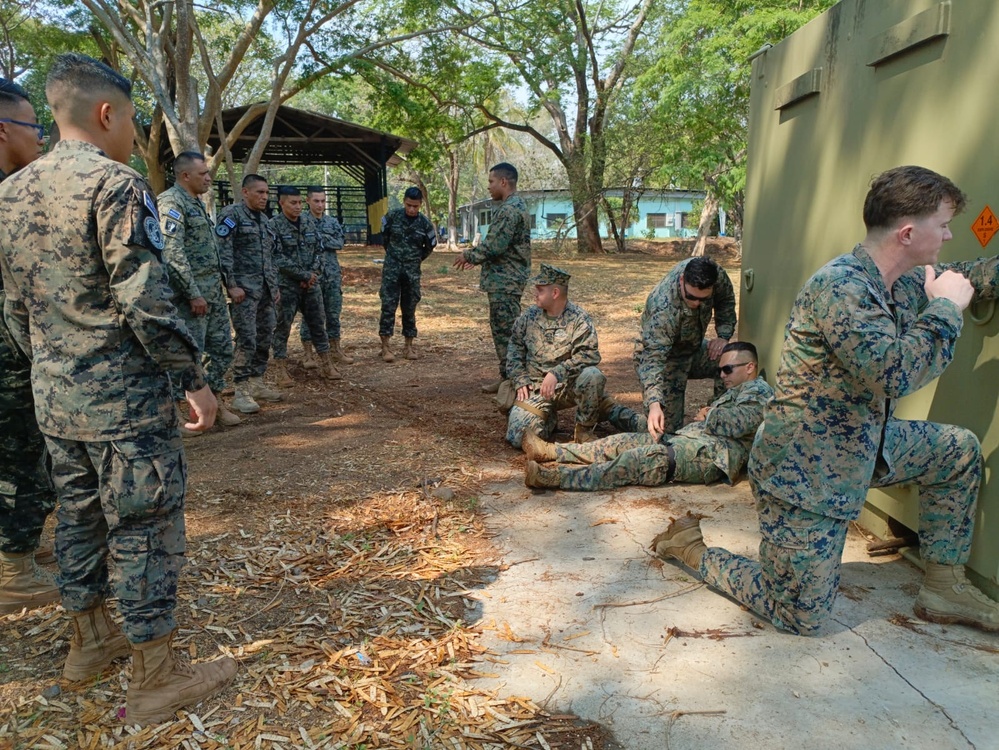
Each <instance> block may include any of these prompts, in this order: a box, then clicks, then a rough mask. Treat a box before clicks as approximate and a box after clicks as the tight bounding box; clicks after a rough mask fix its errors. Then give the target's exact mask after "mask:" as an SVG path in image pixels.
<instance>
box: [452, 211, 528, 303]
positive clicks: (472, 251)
mask: <svg viewBox="0 0 999 750" xmlns="http://www.w3.org/2000/svg"><path fill="white" fill-rule="evenodd" d="M462 257H463V258H464V259H465V260H467V261H468V262H469V263H473V264H475V265H477V266H478V265H481V266H482V275H481V276H480V278H479V286H480V287H481V288H482V291H484V292H501V293H503V294H523V293H524V287H525V286H526V284H527V277H528V276H529V275H530V273H531V221H530V218H529V217H528V214H527V204H526V203H524V199H523V198H521V197H520V196H519V195H517V194H516V193H514V194H513V195H511V196H509V197H508V198H507V199H506V200H505V201H503V202H502V203H501V204H500V205H499V206H498V207H497V208H495V209H493V217H492V222H491V223H490V224H489V232H488V233H487V234H486V237H485V239H484V240H482V242H480V243H479V244H478V245H476V246H475V247H473V248H469V249H468V250H465V251H464V252H463V253H462Z"/></svg>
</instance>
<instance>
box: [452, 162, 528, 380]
mask: <svg viewBox="0 0 999 750" xmlns="http://www.w3.org/2000/svg"><path fill="white" fill-rule="evenodd" d="M489 196H490V197H491V198H492V199H493V200H494V201H501V204H500V206H499V207H498V208H496V209H494V210H493V217H492V222H491V223H490V225H489V232H488V234H487V235H486V238H485V239H484V240H483V241H482V242H480V243H479V244H478V245H476V246H475V247H473V248H469V249H468V250H465V251H464V252H463V253H462V254H461V257H460V258H458V260H456V261H455V263H454V266H455V268H461V269H464V270H468V269H470V268H471V267H472V266H478V265H481V266H482V275H481V278H480V281H479V285H480V287H481V288H482V291H484V292H486V293H487V294H488V295H489V328H490V330H491V331H492V334H493V345H494V346H495V347H496V356H497V357H499V371H500V379H499V380H498V381H496V382H495V383H489V384H488V385H484V386H482V392H483V393H496V392H497V391H498V390H499V387H500V384H501V383H502V382H503V381H504V380H506V378H507V371H506V350H507V346H508V344H509V343H510V332H511V331H512V330H513V323H514V321H515V320H517V318H518V317H520V298H521V297H522V296H523V294H524V287H525V286H526V284H527V277H528V276H529V275H530V273H531V221H530V219H529V217H528V214H527V204H526V203H524V199H523V198H521V197H520V196H519V195H517V168H516V167H514V166H513V165H512V164H507V163H506V162H502V163H500V164H497V165H496V166H495V167H493V168H492V169H490V170H489Z"/></svg>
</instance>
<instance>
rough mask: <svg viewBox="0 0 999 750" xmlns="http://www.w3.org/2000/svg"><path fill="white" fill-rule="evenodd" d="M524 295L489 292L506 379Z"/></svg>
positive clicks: (501, 368)
mask: <svg viewBox="0 0 999 750" xmlns="http://www.w3.org/2000/svg"><path fill="white" fill-rule="evenodd" d="M523 296H524V295H523V292H521V293H520V294H511V293H507V292H489V330H490V331H491V332H492V335H493V346H495V347H496V356H497V357H499V371H500V378H502V379H503V380H506V353H507V349H509V348H510V336H511V334H512V333H513V324H514V323H515V322H516V321H517V318H519V317H520V300H521V298H522V297H523ZM507 439H508V440H509V437H507ZM518 445H519V440H518Z"/></svg>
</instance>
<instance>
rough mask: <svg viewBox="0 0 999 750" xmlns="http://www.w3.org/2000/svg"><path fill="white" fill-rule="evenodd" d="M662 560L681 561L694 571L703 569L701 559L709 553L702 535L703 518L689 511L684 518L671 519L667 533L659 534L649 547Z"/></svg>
mask: <svg viewBox="0 0 999 750" xmlns="http://www.w3.org/2000/svg"><path fill="white" fill-rule="evenodd" d="M649 547H650V548H651V549H652V551H653V552H655V553H656V557H658V558H659V559H661V560H669V559H670V558H673V559H675V560H679V561H680V562H682V563H683V564H684V565H686V566H687V567H688V568H690V569H691V570H693V571H695V572H696V571H699V570H700V568H701V558H702V557H703V556H704V553H705V552H707V549H708V548H707V547H706V546H705V545H704V536H703V535H702V534H701V516H696V515H694V514H693V513H691V512H690V511H689V510H688V511H687V515H685V516H683V517H682V518H671V519H670V524H669V526H667V527H666V531H664V532H662V533H661V534H658V535H657V536H656V538H655V539H653V540H652V544H650V545H649Z"/></svg>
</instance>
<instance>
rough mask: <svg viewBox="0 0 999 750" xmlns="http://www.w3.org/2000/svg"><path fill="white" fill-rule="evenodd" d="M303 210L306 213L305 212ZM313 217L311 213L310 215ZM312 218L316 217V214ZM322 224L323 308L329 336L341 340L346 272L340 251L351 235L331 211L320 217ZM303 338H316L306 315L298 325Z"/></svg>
mask: <svg viewBox="0 0 999 750" xmlns="http://www.w3.org/2000/svg"><path fill="white" fill-rule="evenodd" d="M304 213H305V212H304V211H303V215H304ZM310 216H311V214H310ZM312 218H314V219H315V217H314V216H313V217H312ZM316 222H317V223H318V224H319V234H320V235H322V238H323V252H322V254H321V257H320V261H319V282H318V283H317V286H318V287H319V294H320V296H321V297H322V299H323V311H324V312H325V313H326V336H327V338H330V339H333V340H337V339H339V338H340V312H341V311H342V310H343V274H342V273H341V271H340V259H339V258H338V257H337V255H336V253H337V250H342V249H343V243H344V240H345V239H346V237H347V235H346V233H345V232H344V231H343V227H342V226H340V222H339V221H337V220H336V219H335V218H334V217H332V216H330V215H329V214H323V216H322V217H321V218H319V219H316ZM298 333H299V335H300V336H301V337H302V341H312V335H311V334H310V332H309V324H308V323H306V322H305V317H304V316H303V317H302V321H301V323H300V324H299V326H298Z"/></svg>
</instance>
